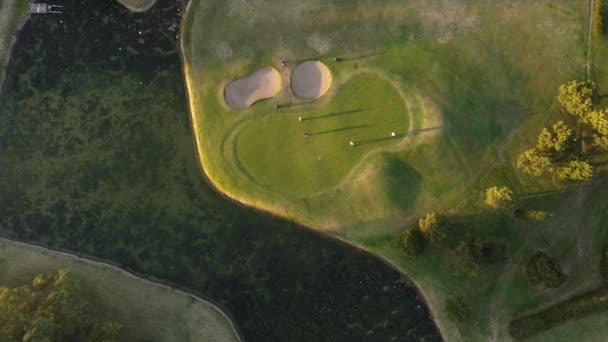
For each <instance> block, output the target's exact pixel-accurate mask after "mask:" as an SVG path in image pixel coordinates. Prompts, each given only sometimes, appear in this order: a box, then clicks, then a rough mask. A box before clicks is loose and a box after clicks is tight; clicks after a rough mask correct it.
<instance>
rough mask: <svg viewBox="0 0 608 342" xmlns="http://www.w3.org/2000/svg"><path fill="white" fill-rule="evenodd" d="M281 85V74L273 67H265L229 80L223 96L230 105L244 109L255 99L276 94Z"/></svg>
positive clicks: (258, 99) (266, 97)
mask: <svg viewBox="0 0 608 342" xmlns="http://www.w3.org/2000/svg"><path fill="white" fill-rule="evenodd" d="M281 86H282V80H281V74H280V73H279V72H278V71H277V70H276V69H275V68H272V67H267V68H262V69H260V70H258V71H255V72H254V73H252V74H249V75H247V76H245V77H242V78H239V79H238V80H236V81H232V82H230V83H229V84H228V85H227V86H226V89H225V90H224V97H225V98H226V102H227V103H228V105H230V107H232V108H235V109H245V108H247V107H249V106H251V105H252V104H254V103H255V102H257V101H260V100H263V99H268V98H271V97H274V96H276V95H277V94H278V93H279V92H280V91H281Z"/></svg>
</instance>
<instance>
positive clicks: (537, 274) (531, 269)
mask: <svg viewBox="0 0 608 342" xmlns="http://www.w3.org/2000/svg"><path fill="white" fill-rule="evenodd" d="M524 268H525V271H526V275H527V276H528V279H529V280H530V281H531V282H532V283H534V284H544V285H545V286H546V287H548V288H556V287H559V286H561V285H562V284H563V283H564V282H565V281H566V278H567V277H566V275H565V274H564V273H563V271H562V268H561V267H560V265H559V264H558V263H557V261H556V260H555V259H553V258H551V257H550V256H548V255H547V254H545V253H544V252H540V251H539V252H536V253H534V254H533V255H532V256H531V257H529V258H528V259H527V260H526V262H525V265H524Z"/></svg>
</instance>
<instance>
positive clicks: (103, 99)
mask: <svg viewBox="0 0 608 342" xmlns="http://www.w3.org/2000/svg"><path fill="white" fill-rule="evenodd" d="M55 2H57V3H60V4H63V5H65V6H66V9H65V11H66V14H65V15H61V16H48V17H36V18H34V19H32V21H31V22H30V23H28V24H27V25H26V26H25V28H24V30H23V32H22V34H21V36H20V40H19V42H18V43H17V46H16V49H15V53H14V55H13V59H12V62H11V64H10V65H9V67H8V68H7V73H8V79H7V84H6V86H5V89H4V92H3V94H2V98H1V99H0V230H1V233H2V235H3V236H5V237H10V238H14V239H19V240H25V241H30V242H34V243H39V244H44V245H47V246H50V247H52V248H57V249H64V250H70V251H74V252H77V253H81V254H87V255H92V256H96V257H100V258H104V259H107V260H110V261H113V262H115V263H118V264H120V265H122V266H125V267H127V268H129V269H132V270H134V271H136V272H138V273H143V274H147V275H153V276H155V277H158V278H161V279H164V280H166V281H169V282H171V283H174V284H177V285H178V286H179V287H182V288H186V289H189V290H191V291H193V292H196V293H197V294H200V295H202V296H205V297H207V298H209V299H210V300H212V301H213V302H215V303H217V304H219V305H220V306H221V307H222V308H224V309H225V310H226V311H227V313H228V314H229V315H230V316H231V317H232V318H233V319H234V320H235V322H236V325H237V326H238V328H239V329H240V330H241V333H242V336H243V339H244V340H247V341H410V340H420V339H423V340H425V341H435V340H440V337H439V335H438V333H437V330H436V328H435V326H434V324H433V323H432V321H431V320H430V319H429V313H428V310H427V309H426V307H425V306H424V304H423V303H421V302H420V301H419V300H418V299H417V298H416V294H417V292H416V290H415V289H414V288H412V287H409V286H407V285H405V283H404V282H403V281H402V280H401V277H400V274H399V273H397V272H396V271H394V270H392V269H390V268H389V267H387V266H386V265H385V264H384V263H383V262H381V261H380V260H379V259H377V258H375V257H373V256H371V255H369V254H367V253H364V252H360V251H358V250H356V249H354V248H352V247H349V246H347V245H345V244H343V243H340V242H337V241H334V240H331V239H328V238H326V237H323V236H321V235H319V234H317V233H313V232H311V231H308V230H306V229H303V228H302V227H300V226H297V225H295V224H293V223H290V222H287V221H284V220H280V219H276V218H273V217H269V216H266V215H263V214H260V213H257V212H255V211H253V210H250V209H245V208H242V207H239V206H237V205H235V204H233V203H232V202H230V201H228V200H226V199H224V198H223V197H221V196H220V195H218V194H217V193H216V192H215V191H214V190H213V189H212V188H210V186H209V185H208V184H207V183H206V182H205V180H204V178H203V175H202V173H201V171H200V169H199V166H198V164H197V163H198V162H197V160H196V153H195V150H194V142H193V138H192V132H191V128H190V122H189V116H188V109H187V102H186V95H185V92H184V87H183V80H182V75H181V67H180V62H179V54H178V37H177V35H178V32H179V26H178V24H179V19H180V18H179V11H180V10H181V8H182V6H183V4H182V2H181V1H171V0H167V1H159V3H158V4H157V5H156V6H155V7H153V8H152V10H150V11H149V12H146V13H145V14H131V13H130V12H128V11H127V10H126V9H123V8H122V7H121V6H120V5H118V4H115V3H112V2H105V1H94V0H90V1H85V0H81V1H63V2H62V1H55Z"/></svg>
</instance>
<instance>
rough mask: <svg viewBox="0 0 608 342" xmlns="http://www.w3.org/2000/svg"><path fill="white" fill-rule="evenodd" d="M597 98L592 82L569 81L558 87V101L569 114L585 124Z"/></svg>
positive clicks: (595, 88)
mask: <svg viewBox="0 0 608 342" xmlns="http://www.w3.org/2000/svg"><path fill="white" fill-rule="evenodd" d="M596 98H597V87H596V85H595V83H593V82H578V81H570V82H568V83H566V84H563V85H561V86H560V87H559V96H558V98H557V99H558V101H559V103H560V104H561V105H562V107H563V108H564V109H565V110H566V111H567V112H568V113H570V114H572V115H575V116H578V117H579V118H581V120H582V121H583V122H587V115H588V114H589V112H591V110H593V104H594V101H595V99H596Z"/></svg>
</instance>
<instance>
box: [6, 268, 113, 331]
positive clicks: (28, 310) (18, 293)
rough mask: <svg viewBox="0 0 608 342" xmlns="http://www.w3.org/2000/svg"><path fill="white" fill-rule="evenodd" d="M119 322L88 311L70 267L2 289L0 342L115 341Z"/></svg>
mask: <svg viewBox="0 0 608 342" xmlns="http://www.w3.org/2000/svg"><path fill="white" fill-rule="evenodd" d="M117 333H118V325H117V324H115V323H111V322H101V321H98V320H96V319H94V318H93V317H92V316H91V315H90V314H89V307H88V304H87V303H86V301H85V300H84V298H83V296H82V293H81V292H80V291H79V286H78V283H77V282H76V281H75V280H74V279H73V278H72V276H71V274H70V272H69V271H67V270H60V271H58V272H57V273H56V274H39V275H37V276H36V277H35V278H34V280H33V281H32V284H31V285H26V286H22V287H18V288H0V341H28V342H45V341H49V342H51V341H85V342H112V341H116V336H117Z"/></svg>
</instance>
